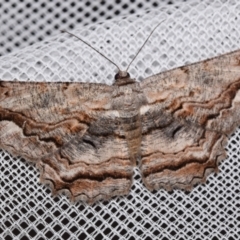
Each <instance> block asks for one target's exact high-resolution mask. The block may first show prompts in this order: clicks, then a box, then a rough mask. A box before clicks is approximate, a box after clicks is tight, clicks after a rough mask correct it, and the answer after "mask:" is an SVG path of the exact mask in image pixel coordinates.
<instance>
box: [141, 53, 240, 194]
mask: <svg viewBox="0 0 240 240" xmlns="http://www.w3.org/2000/svg"><path fill="white" fill-rule="evenodd" d="M141 87H142V89H143V92H144V94H145V96H146V99H147V104H146V105H144V106H142V107H141V108H140V114H141V119H142V126H143V130H142V144H141V155H142V161H141V166H140V168H141V172H142V177H143V181H144V183H145V185H146V186H147V188H148V189H150V190H153V189H155V190H157V189H159V188H161V187H163V188H165V189H167V190H172V189H174V188H180V189H188V190H190V189H191V188H192V186H193V185H195V184H196V183H199V182H204V181H205V179H206V176H207V175H209V173H211V172H214V171H217V170H218V163H219V162H220V161H221V160H223V159H225V158H226V152H225V149H224V148H225V147H226V143H227V137H228V136H229V135H230V134H231V133H232V132H233V131H234V130H235V129H236V127H237V126H238V125H239V122H240V112H239V108H240V91H239V89H240V51H235V52H232V53H229V54H225V55H222V56H219V57H216V58H213V59H209V60H205V61H202V62H199V63H195V64H191V65H188V66H184V67H180V68H176V69H173V70H170V71H166V72H163V73H160V74H157V75H154V76H151V77H149V78H147V79H145V80H144V81H142V82H141Z"/></svg>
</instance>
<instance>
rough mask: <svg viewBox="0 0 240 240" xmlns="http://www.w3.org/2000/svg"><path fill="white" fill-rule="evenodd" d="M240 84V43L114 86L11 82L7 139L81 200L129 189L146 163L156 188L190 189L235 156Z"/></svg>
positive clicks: (3, 129)
mask: <svg viewBox="0 0 240 240" xmlns="http://www.w3.org/2000/svg"><path fill="white" fill-rule="evenodd" d="M150 35H151V34H150ZM150 35H149V37H150ZM239 89H240V50H238V51H235V52H231V53H229V54H225V55H223V56H219V57H216V58H212V59H208V60H205V61H202V62H198V63H195V64H191V65H187V66H183V67H180V68H175V69H173V70H170V71H166V72H162V73H159V74H156V75H153V76H150V77H148V78H146V79H145V80H143V81H142V82H137V81H136V80H135V79H132V78H131V77H130V75H129V73H128V72H127V70H126V71H121V70H119V71H118V74H117V75H116V77H115V82H114V83H113V85H111V86H109V85H105V84H95V83H60V82H57V83H56V82H55V83H40V82H6V81H1V82H0V148H1V149H4V150H6V151H8V152H9V153H10V154H12V155H15V156H16V155H20V156H22V157H23V158H25V159H26V160H28V161H30V162H33V163H35V164H36V166H37V168H38V169H40V172H41V174H40V175H41V176H40V180H41V182H46V183H50V185H51V188H52V191H53V193H54V194H55V193H57V192H60V191H65V192H66V193H67V194H68V195H69V197H70V198H71V200H75V201H77V200H81V201H84V202H87V203H90V204H91V203H94V202H96V201H98V200H106V199H110V198H112V197H114V196H119V195H126V194H128V193H129V191H130V188H131V185H132V176H133V168H134V167H135V166H137V165H138V166H139V168H140V171H141V174H142V180H143V183H144V185H145V186H146V188H147V189H149V190H150V191H152V190H158V189H160V188H164V189H166V190H168V191H170V190H172V189H175V188H179V189H183V190H190V189H191V188H192V187H193V186H194V185H195V184H197V183H200V182H204V181H205V179H206V176H208V175H209V174H210V173H211V172H216V171H217V169H218V164H219V162H220V161H221V160H223V159H225V158H226V151H225V149H224V148H225V146H226V143H227V139H228V136H229V135H230V134H231V133H232V132H233V131H234V130H235V129H236V127H237V126H238V125H239V123H240V111H239V109H240V91H239Z"/></svg>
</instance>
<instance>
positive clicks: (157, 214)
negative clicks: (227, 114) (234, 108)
mask: <svg viewBox="0 0 240 240" xmlns="http://www.w3.org/2000/svg"><path fill="white" fill-rule="evenodd" d="M6 2H8V1H6ZM39 2H40V1H39ZM114 6H115V5H114ZM72 10H73V9H72ZM239 10H240V3H237V1H228V2H226V1H217V0H215V1H211V2H210V1H209V3H206V2H205V3H202V2H201V1H197V0H195V1H186V2H184V3H182V4H180V3H178V4H176V3H175V4H171V5H167V4H165V3H164V1H163V2H162V3H161V10H159V9H155V10H154V11H148V13H143V12H142V13H138V15H134V14H133V15H129V16H127V17H124V18H123V17H118V18H114V19H112V20H108V21H104V22H102V23H101V24H99V23H95V24H89V25H87V26H85V27H84V28H83V27H81V25H80V26H79V27H78V26H75V29H74V30H72V32H73V33H74V34H76V35H78V36H80V37H82V38H84V39H85V40H87V41H88V42H89V43H90V44H91V45H92V46H94V47H95V48H97V49H98V50H100V51H101V52H103V53H104V54H105V55H106V56H107V57H109V58H110V59H112V60H113V61H114V62H116V64H117V65H119V67H120V68H122V69H125V68H126V66H127V64H128V63H129V62H130V60H131V59H132V57H133V56H134V55H135V53H136V52H137V50H138V49H139V47H140V46H141V44H142V43H143V42H144V40H145V38H146V37H147V36H148V34H149V33H150V32H151V29H152V28H153V27H154V26H155V25H156V24H157V23H159V22H160V21H161V20H163V19H165V21H164V22H163V23H162V24H161V25H160V26H159V28H158V29H157V30H156V32H155V33H154V34H153V36H152V37H151V39H150V41H149V42H148V43H147V45H146V46H145V47H144V49H143V50H142V52H141V53H140V55H139V56H138V58H137V59H136V60H135V62H134V63H133V64H132V66H131V67H130V70H129V72H130V74H131V76H132V77H134V78H136V79H137V80H139V81H141V80H142V79H144V78H146V77H147V76H151V75H152V74H156V73H159V72H161V71H164V70H167V69H171V68H173V67H177V66H181V65H185V64H188V63H192V62H197V61H200V60H203V59H206V58H210V57H213V56H217V55H220V54H224V53H227V52H230V51H233V50H236V49H239V48H240V28H239V26H240V16H239V12H240V11H239ZM9 11H12V10H11V9H10V8H9ZM73 11H74V10H73ZM9 14H10V13H9ZM76 14H77V11H76ZM94 14H95V13H94ZM83 19H84V18H83ZM101 20H103V19H101ZM83 21H84V20H83ZM115 73H116V69H115V67H114V66H113V65H112V64H110V63H109V62H108V61H106V60H105V59H103V58H102V57H101V56H99V55H98V54H97V53H95V52H94V51H93V50H91V49H89V47H87V46H86V45H84V44H83V43H81V42H80V41H78V40H76V39H75V38H73V37H70V36H69V35H67V34H62V33H58V34H57V35H55V36H53V37H48V38H47V39H45V41H42V42H40V43H37V44H34V45H32V46H29V47H25V48H22V49H19V50H17V51H15V52H13V53H11V54H8V55H4V56H2V57H1V58H0V79H3V80H18V81H81V82H83V81H84V82H98V83H100V82H101V83H107V84H111V83H112V82H113V79H114V75H115ZM239 137H240V130H237V131H236V132H235V134H233V136H232V137H231V138H230V139H229V144H228V146H227V152H228V158H227V159H226V160H225V161H224V162H223V163H222V164H221V166H220V172H219V173H218V174H213V175H210V176H209V177H208V178H207V182H206V184H204V185H198V186H196V187H195V188H194V189H193V190H192V191H191V192H189V193H187V192H184V191H181V190H174V191H173V192H170V193H168V192H166V191H165V190H159V191H155V192H153V193H151V192H149V191H148V190H147V189H146V188H145V187H144V186H143V184H142V181H141V177H140V173H139V171H138V169H137V168H136V169H135V175H134V182H133V186H132V189H131V192H130V194H129V195H128V196H124V197H115V198H113V199H112V200H111V201H105V202H103V201H101V202H98V203H96V204H94V205H92V206H88V205H87V204H84V203H81V202H78V203H75V204H71V203H70V202H69V200H68V199H67V197H66V196H64V195H60V196H57V197H54V198H53V197H52V196H51V192H50V190H49V188H48V187H46V186H43V185H41V184H39V181H38V179H39V172H38V171H37V170H36V169H35V167H34V165H33V164H29V163H27V162H26V161H25V160H24V159H21V158H13V157H12V156H10V155H9V154H8V153H7V152H5V151H1V152H0V165H1V171H0V183H1V184H0V187H1V189H0V197H1V204H0V238H1V239H13V238H14V239H77V238H78V239H199V240H202V239H238V237H239V234H240V226H239V221H240V219H239V201H240V199H239V182H240V181H239V167H240V166H239V165H240V164H239V158H240V152H239V144H240V139H239Z"/></svg>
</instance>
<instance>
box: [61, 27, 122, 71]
mask: <svg viewBox="0 0 240 240" xmlns="http://www.w3.org/2000/svg"><path fill="white" fill-rule="evenodd" d="M61 32H62V33H68V34H69V35H71V36H73V37H75V38H77V39H78V40H80V41H82V42H83V43H85V44H86V45H87V46H89V47H90V48H92V49H93V50H94V51H96V52H97V53H99V54H100V55H101V56H102V57H104V58H105V59H107V60H108V61H109V62H110V63H112V64H113V65H114V66H116V67H117V69H118V71H119V72H120V71H121V70H120V68H119V67H118V65H117V64H116V63H114V62H113V61H112V60H111V59H109V58H108V57H106V56H105V55H104V54H102V53H101V52H99V51H98V50H97V49H96V48H94V47H93V46H91V45H90V44H89V43H87V42H86V41H84V40H83V39H82V38H80V37H78V36H77V35H75V34H73V33H70V32H68V31H67V30H61Z"/></svg>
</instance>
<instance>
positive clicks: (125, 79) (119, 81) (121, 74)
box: [113, 71, 135, 86]
mask: <svg viewBox="0 0 240 240" xmlns="http://www.w3.org/2000/svg"><path fill="white" fill-rule="evenodd" d="M134 82H135V79H132V78H131V77H130V74H129V73H128V72H126V71H118V73H117V74H116V75H115V82H114V84H113V85H117V86H122V85H127V84H131V83H134Z"/></svg>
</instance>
